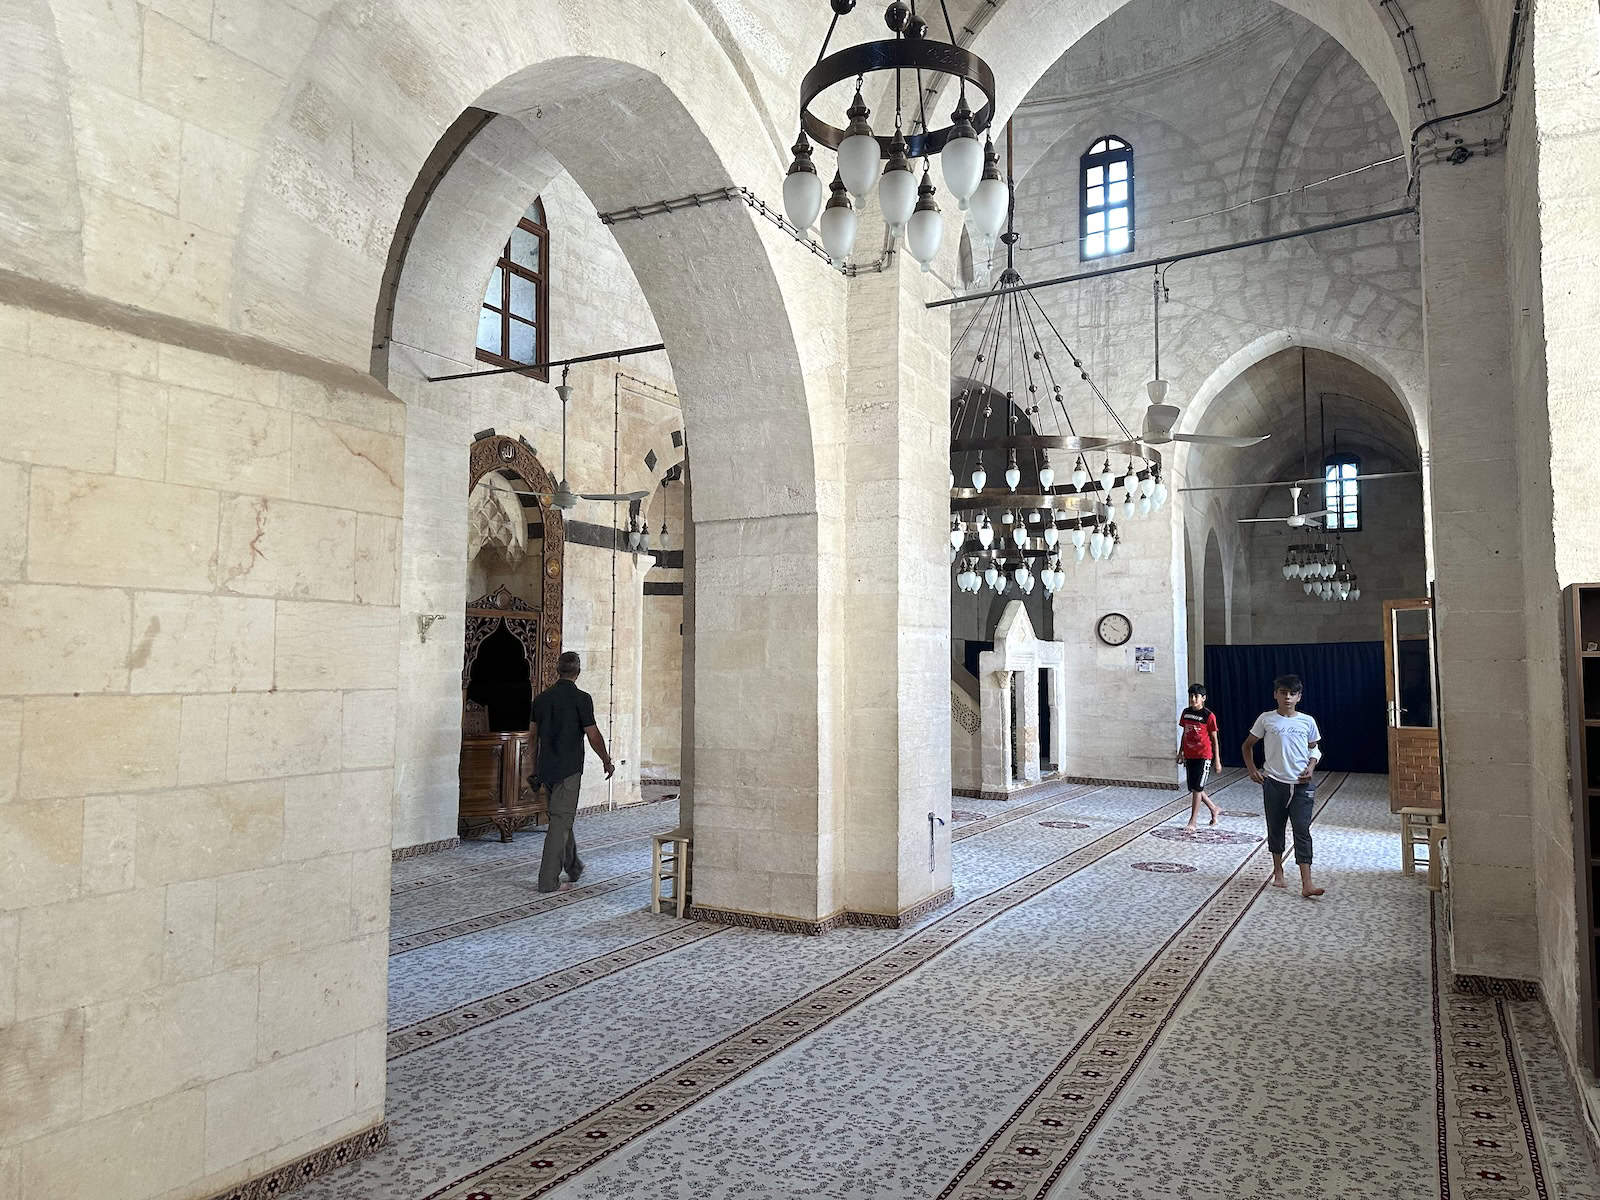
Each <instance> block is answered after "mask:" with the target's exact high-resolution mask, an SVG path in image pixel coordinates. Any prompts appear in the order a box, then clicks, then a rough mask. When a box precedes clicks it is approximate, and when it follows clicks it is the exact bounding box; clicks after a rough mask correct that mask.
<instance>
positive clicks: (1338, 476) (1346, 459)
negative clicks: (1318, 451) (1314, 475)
mask: <svg viewBox="0 0 1600 1200" xmlns="http://www.w3.org/2000/svg"><path fill="white" fill-rule="evenodd" d="M1341 467H1354V468H1355V470H1354V471H1353V472H1351V474H1353V475H1359V474H1361V457H1360V455H1357V454H1330V455H1328V456H1327V457H1326V458H1324V459H1323V460H1322V507H1323V508H1325V509H1327V510H1328V516H1327V517H1326V518H1325V520H1324V526H1323V527H1324V528H1325V529H1326V530H1327V532H1329V533H1360V532H1361V525H1362V511H1361V509H1362V503H1361V481H1360V480H1359V479H1355V480H1346V479H1345V478H1344V475H1343V472H1342V471H1340V470H1338V469H1337V468H1341ZM1330 470H1332V471H1334V477H1333V479H1332V480H1330V479H1329V478H1328V472H1329V471H1330ZM1335 481H1337V482H1338V484H1339V488H1338V491H1337V492H1336V493H1335V495H1334V501H1336V502H1337V507H1335V506H1334V503H1332V502H1330V501H1329V499H1328V484H1329V483H1332V482H1335ZM1347 482H1349V483H1354V484H1355V489H1356V490H1355V515H1356V523H1355V524H1354V525H1346V524H1345V523H1344V516H1345V498H1344V487H1345V484H1346V483H1347Z"/></svg>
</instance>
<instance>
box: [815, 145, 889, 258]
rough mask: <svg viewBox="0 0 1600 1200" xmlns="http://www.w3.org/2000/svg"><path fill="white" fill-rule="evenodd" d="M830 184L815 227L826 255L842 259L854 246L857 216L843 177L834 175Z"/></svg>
mask: <svg viewBox="0 0 1600 1200" xmlns="http://www.w3.org/2000/svg"><path fill="white" fill-rule="evenodd" d="M873 145H877V143H876V142H874V143H873ZM830 186H831V190H832V192H833V195H832V196H830V197H829V198H828V207H827V208H825V209H823V210H822V220H821V222H820V223H819V224H818V226H817V228H818V231H819V232H820V233H821V234H822V248H823V249H824V250H826V251H827V252H828V256H829V257H830V258H836V259H839V260H841V261H842V260H844V259H847V258H849V257H850V251H851V250H853V249H854V248H855V244H856V225H857V223H858V218H857V216H856V208H855V205H854V204H852V203H851V202H850V193H849V192H847V191H846V190H845V184H844V181H843V179H842V178H841V177H840V176H838V175H835V176H834V177H833V183H832V184H831V185H830Z"/></svg>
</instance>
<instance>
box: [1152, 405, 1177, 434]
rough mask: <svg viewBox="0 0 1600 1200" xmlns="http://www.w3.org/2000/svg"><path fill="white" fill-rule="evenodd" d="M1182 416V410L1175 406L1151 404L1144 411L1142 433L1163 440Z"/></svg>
mask: <svg viewBox="0 0 1600 1200" xmlns="http://www.w3.org/2000/svg"><path fill="white" fill-rule="evenodd" d="M1182 415H1183V410H1182V409H1181V408H1179V407H1178V406H1177V405H1176V404H1152V405H1150V407H1149V408H1147V409H1145V410H1144V431H1145V433H1147V434H1150V435H1153V436H1155V437H1160V438H1165V437H1167V436H1168V435H1170V434H1171V433H1172V427H1173V426H1174V425H1176V424H1177V423H1178V418H1179V417H1181V416H1182Z"/></svg>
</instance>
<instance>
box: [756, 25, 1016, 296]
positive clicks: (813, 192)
mask: <svg viewBox="0 0 1600 1200" xmlns="http://www.w3.org/2000/svg"><path fill="white" fill-rule="evenodd" d="M829 5H830V7H831V8H832V9H833V21H832V22H831V23H830V24H829V26H828V32H827V35H826V36H825V37H824V38H823V41H822V50H821V52H820V53H819V54H818V56H817V61H816V64H815V65H814V66H813V67H812V68H811V69H810V70H809V71H807V72H806V73H805V76H804V78H803V79H801V81H800V135H799V137H798V138H797V139H796V141H795V145H794V159H793V161H792V162H791V163H790V165H789V172H788V174H787V175H786V176H785V179H784V191H783V203H784V212H785V214H786V215H787V216H788V218H789V220H790V222H791V223H793V224H794V225H795V226H797V227H798V228H801V229H805V228H807V227H808V226H809V224H810V221H811V220H815V219H816V215H817V214H816V207H817V206H818V205H819V204H820V202H821V199H820V198H821V188H820V186H818V184H820V178H819V177H818V175H817V171H816V164H815V163H814V162H813V161H812V154H813V146H812V144H813V143H816V144H818V145H822V146H826V147H829V148H831V149H833V150H835V151H836V152H837V156H838V158H837V174H836V176H835V180H834V183H835V188H834V195H833V198H832V199H830V200H829V201H828V205H827V207H826V208H824V209H823V210H822V225H821V231H822V235H823V239H822V240H823V246H824V248H825V249H826V250H827V251H828V254H829V255H830V256H831V257H833V258H837V259H843V258H847V257H848V256H849V254H850V252H851V250H852V249H853V247H854V241H855V220H854V217H855V211H854V210H855V208H857V207H859V206H860V205H861V204H862V203H864V202H865V201H866V199H867V197H868V196H869V195H871V193H872V189H873V188H874V187H881V189H882V192H881V195H880V197H879V206H880V209H881V211H882V213H883V217H884V222H885V223H886V224H887V225H888V226H889V228H890V231H891V233H892V234H893V235H894V236H896V237H898V236H900V234H901V233H902V231H903V232H904V235H905V239H906V246H907V249H908V250H909V251H910V253H911V255H912V257H913V258H915V259H916V260H917V261H918V262H920V263H922V264H923V267H924V269H927V266H928V264H930V263H931V262H932V261H933V259H934V257H935V256H936V255H937V254H938V252H939V247H940V245H941V243H942V242H943V238H944V226H943V218H942V216H941V215H940V212H939V206H938V203H937V201H936V200H935V199H934V194H935V188H934V185H933V178H932V171H931V164H932V160H933V159H934V158H935V157H937V158H938V159H939V167H940V175H941V176H942V177H943V180H944V184H945V187H946V188H948V189H949V191H950V194H951V195H952V196H954V197H955V198H956V203H957V206H958V207H959V208H961V209H962V210H967V209H969V208H970V209H971V210H972V211H973V216H974V224H975V225H977V224H978V223H979V222H978V218H979V216H980V214H981V216H982V217H983V218H984V219H986V220H988V219H992V220H993V230H994V232H995V233H998V232H999V228H1000V224H1001V222H1003V220H1004V212H1003V205H1002V211H1001V212H1000V213H999V214H998V216H995V214H993V213H992V212H991V211H990V207H986V206H992V189H990V192H989V193H986V192H985V189H984V185H985V183H986V182H988V179H987V174H988V165H989V164H988V159H989V158H992V156H993V150H992V147H990V148H989V154H987V155H986V154H985V153H984V151H983V149H982V148H980V145H979V142H978V138H979V135H981V134H982V133H984V131H985V130H987V129H988V128H989V126H990V124H991V123H992V122H993V120H994V112H995V95H996V91H995V81H994V72H993V71H992V70H991V69H990V68H989V65H988V64H987V63H986V62H984V61H983V59H981V58H979V57H978V56H977V55H976V54H974V53H972V51H970V50H968V49H965V48H964V47H962V46H959V45H957V44H956V33H955V27H954V25H953V24H951V22H950V18H949V13H948V12H944V5H943V4H941V5H940V10H941V12H942V13H943V15H944V32H945V34H946V35H947V37H946V38H940V37H939V36H937V35H936V34H935V32H934V31H933V30H932V29H930V28H929V25H928V22H927V21H926V20H924V19H923V18H922V17H920V16H918V15H917V12H916V6H915V5H914V4H906V3H905V2H904V0H894V3H891V4H889V5H888V6H886V7H885V9H884V10H883V21H884V24H885V25H887V26H888V28H889V31H890V33H892V34H893V37H892V38H885V39H882V40H879V41H871V42H862V43H860V44H858V45H854V46H849V47H846V48H845V49H843V50H836V51H834V52H833V53H832V54H830V53H828V45H829V43H830V42H831V41H832V40H833V35H834V33H835V32H836V31H837V30H838V27H839V22H840V20H841V19H842V18H845V17H848V16H849V15H850V14H851V13H852V12H854V11H855V7H856V0H829ZM890 73H892V75H893V81H894V101H895V112H894V122H893V125H892V126H891V127H889V129H888V132H887V133H886V134H880V133H876V132H874V130H873V127H872V110H871V109H870V108H869V107H868V106H867V103H866V100H865V98H864V97H863V95H862V91H863V89H864V88H866V87H867V79H868V78H869V77H885V76H887V75H889V74H890ZM938 76H944V77H947V78H953V79H955V80H957V81H958V83H959V93H958V99H957V102H956V107H955V110H954V111H953V112H952V113H951V114H950V119H951V123H950V124H949V125H947V126H945V127H943V128H939V129H935V128H933V127H932V126H931V125H930V124H929V122H928V114H927V113H926V111H924V109H923V103H924V96H925V93H924V91H923V87H924V84H925V82H926V81H927V80H928V79H931V78H935V77H938ZM852 77H853V78H854V79H855V92H854V95H853V97H852V99H851V102H850V106H849V108H847V109H846V110H845V113H844V117H845V120H846V124H845V126H844V127H843V128H839V127H837V126H835V125H832V124H830V123H828V122H827V121H825V120H823V119H822V118H821V117H819V116H817V114H816V113H815V112H813V111H812V105H813V103H814V102H815V101H816V100H817V99H818V97H820V96H821V95H822V94H823V93H824V92H826V91H827V90H828V89H829V88H831V87H833V86H834V85H836V84H839V83H844V82H846V81H847V80H849V79H851V78H852ZM903 84H904V85H907V86H910V87H912V88H914V89H915V91H916V111H915V112H914V113H912V114H909V115H910V116H912V117H913V118H914V122H913V123H912V124H911V127H910V128H909V129H908V128H907V116H908V114H907V113H906V112H905V111H904V109H903V108H902V100H903V95H904V93H903V87H902V85H903ZM969 87H970V88H972V89H974V91H975V92H976V93H977V94H978V95H979V96H981V98H982V103H981V104H980V106H979V108H978V111H977V112H976V113H974V112H973V111H972V108H971V105H970V104H969V102H968V96H967V89H968V88H969ZM919 158H920V159H921V160H922V164H923V169H922V183H921V186H920V187H919V186H918V185H917V180H916V177H915V176H914V175H913V174H912V171H911V163H912V161H914V160H916V159H919ZM885 161H886V162H887V166H885V167H884V169H883V171H882V173H881V175H880V173H879V166H880V164H882V163H884V162H885ZM811 180H818V184H813V183H812V182H811ZM841 197H842V198H841ZM852 198H853V199H854V204H852V203H851V201H852ZM1004 198H1005V197H1004V196H1003V195H1002V201H1003V200H1004ZM808 218H809V219H808ZM830 235H831V236H830ZM990 236H993V234H991V235H990Z"/></svg>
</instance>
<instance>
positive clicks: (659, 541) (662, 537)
mask: <svg viewBox="0 0 1600 1200" xmlns="http://www.w3.org/2000/svg"><path fill="white" fill-rule="evenodd" d="M656 545H658V546H660V547H661V548H662V549H663V550H670V549H671V548H672V535H671V534H670V533H668V532H667V523H666V522H665V521H663V522H661V532H660V533H658V534H657V535H656Z"/></svg>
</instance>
